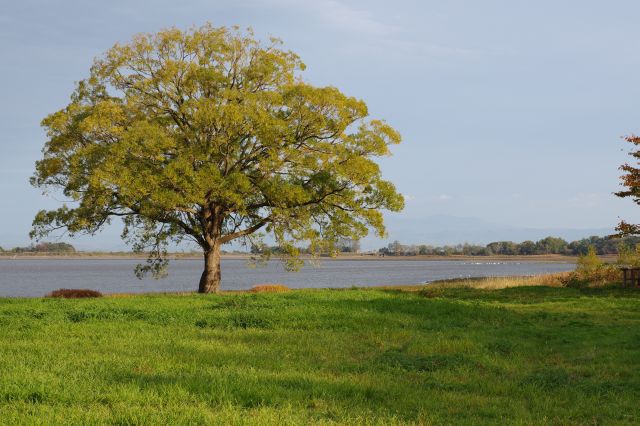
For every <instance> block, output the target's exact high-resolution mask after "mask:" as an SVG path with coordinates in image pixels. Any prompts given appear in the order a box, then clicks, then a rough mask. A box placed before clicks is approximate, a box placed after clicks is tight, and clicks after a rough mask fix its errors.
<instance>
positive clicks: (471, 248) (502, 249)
mask: <svg viewBox="0 0 640 426" xmlns="http://www.w3.org/2000/svg"><path fill="white" fill-rule="evenodd" d="M637 244H640V237H634V236H627V237H623V238H611V237H598V236H591V237H589V238H583V239H581V240H577V241H572V242H571V243H567V242H566V241H565V240H563V239H562V238H557V237H546V238H543V239H541V240H539V241H537V242H534V241H523V242H521V243H519V244H518V243H514V242H512V241H496V242H492V243H489V244H487V245H486V246H480V245H473V244H466V243H465V244H458V245H455V246H443V247H433V246H429V245H424V244H422V245H418V246H415V245H411V246H407V245H403V244H401V243H400V242H399V241H395V242H393V243H391V244H389V246H388V247H384V248H381V249H380V250H379V252H380V253H384V254H386V255H391V256H393V255H396V254H402V255H415V254H421V255H455V254H463V255H467V256H487V255H500V256H511V255H522V256H527V255H536V254H538V255H541V254H562V255H578V256H580V255H585V254H587V252H588V250H589V247H591V246H593V247H595V250H596V253H597V254H600V255H605V254H617V253H618V251H619V250H620V249H622V250H624V249H625V248H626V247H628V246H635V245H637Z"/></svg>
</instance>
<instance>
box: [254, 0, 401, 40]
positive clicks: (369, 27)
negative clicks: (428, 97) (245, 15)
mask: <svg viewBox="0 0 640 426" xmlns="http://www.w3.org/2000/svg"><path fill="white" fill-rule="evenodd" d="M245 1H246V3H250V4H252V5H262V6H270V7H285V8H287V9H295V10H298V11H302V12H304V13H305V14H307V15H311V16H313V17H316V18H318V19H320V20H321V21H323V22H324V23H325V24H327V25H330V26H332V27H334V28H336V29H340V30H346V31H350V32H357V33H366V34H369V35H389V34H391V33H393V32H396V31H397V30H398V29H399V28H398V27H396V26H394V25H390V24H387V23H385V22H382V21H380V20H378V19H376V18H375V17H374V16H373V15H372V13H371V12H370V11H368V10H362V9H356V8H354V7H352V6H350V5H348V4H346V3H344V2H342V1H339V0H309V1H299V0H245Z"/></svg>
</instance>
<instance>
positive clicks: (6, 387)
mask: <svg viewBox="0 0 640 426" xmlns="http://www.w3.org/2000/svg"><path fill="white" fill-rule="evenodd" d="M639 398H640V291H635V290H625V289H613V288H608V289H607V288H605V289H602V288H601V289H569V288H551V287H515V288H508V289H502V290H478V289H472V288H437V289H435V288H434V289H432V290H429V291H413V292H411V291H398V290H383V289H366V290H364V289H363V290H357V289H354V290H302V291H292V292H288V293H279V294H249V293H244V294H225V295H220V296H198V295H184V296H171V295H154V296H152V295H149V296H132V297H106V298H101V299H81V300H61V299H29V300H27V299H0V419H1V420H0V422H1V423H2V424H12V423H16V424H23V423H27V424H28V423H33V424H56V423H60V424H105V423H106V424H211V423H213V424H221V423H222V424H256V425H264V424H274V425H275V424H278V425H280V424H309V423H318V424H334V423H338V424H443V423H446V424H481V423H485V424H501V423H507V422H508V423H516V424H518V423H519V424H611V423H615V424H617V423H621V424H624V423H627V424H637V423H639V422H640V403H639Z"/></svg>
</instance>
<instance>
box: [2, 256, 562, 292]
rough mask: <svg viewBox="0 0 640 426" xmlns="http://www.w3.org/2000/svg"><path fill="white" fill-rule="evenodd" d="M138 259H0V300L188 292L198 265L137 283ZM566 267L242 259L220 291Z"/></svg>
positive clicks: (232, 262)
mask: <svg viewBox="0 0 640 426" xmlns="http://www.w3.org/2000/svg"><path fill="white" fill-rule="evenodd" d="M140 262H141V260H139V259H90V258H87V259H24V258H22V259H21V258H17V259H11V258H4V259H0V297H38V296H43V295H45V294H46V293H48V292H50V291H52V290H55V289H58V288H88V289H94V290H99V291H101V292H103V293H147V292H180V291H193V290H195V289H196V288H197V285H198V280H199V278H200V274H201V271H202V261H201V260H192V259H182V260H172V261H171V263H170V266H169V275H168V276H167V277H166V278H164V279H160V280H154V279H152V278H145V279H143V280H139V279H137V278H136V277H135V275H134V273H133V270H134V268H135V265H136V264H138V263H140ZM574 268H575V265H573V264H571V263H545V262H527V261H496V262H493V261H482V260H478V261H475V260H472V261H468V260H467V261H461V260H322V261H321V262H320V264H319V265H311V264H309V263H308V262H307V263H305V266H304V267H303V268H302V269H301V270H300V271H299V272H287V271H285V270H284V268H283V265H282V264H281V263H280V262H279V261H270V262H268V263H267V265H265V266H259V267H255V268H251V267H248V266H247V262H246V261H245V260H239V259H223V260H222V288H223V289H225V290H244V289H249V288H251V287H252V286H254V285H256V284H261V283H280V284H284V285H287V286H289V287H291V288H319V287H333V288H340V287H352V286H379V285H393V284H419V283H425V282H430V281H434V280H441V279H449V278H462V277H486V276H508V275H534V274H543V273H550V272H562V271H570V270H572V269H574Z"/></svg>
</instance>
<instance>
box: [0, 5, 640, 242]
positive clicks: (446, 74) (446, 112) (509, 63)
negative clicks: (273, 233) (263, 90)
mask: <svg viewBox="0 0 640 426" xmlns="http://www.w3.org/2000/svg"><path fill="white" fill-rule="evenodd" d="M638 16H640V3H638V2H637V1H620V0H611V1H606V2H605V1H584V0H583V1H577V0H576V1H571V0H567V1H558V0H555V1H548V0H538V1H522V0H521V1H518V0H504V1H497V0H485V1H471V0H467V1H461V0H460V1H455V0H454V1H452V0H447V1H417V0H416V1H394V2H389V1H347V0H315V1H293V0H263V1H261V0H240V1H234V2H228V1H213V0H209V1H204V0H202V1H180V2H178V1H165V0H161V1H124V0H111V1H87V0H82V1H70V0H67V1H55V2H54V1H44V0H41V1H30V0H20V1H11V2H9V1H7V0H4V1H3V4H2V8H0V52H1V53H2V57H1V59H0V85H1V89H2V91H1V93H2V100H3V102H1V103H0V128H1V129H2V133H1V134H0V147H1V148H2V153H3V155H2V156H0V200H2V201H1V206H2V207H1V208H0V245H4V246H12V245H15V244H26V243H27V242H28V238H27V233H28V231H29V227H30V223H31V219H32V218H33V215H34V214H35V212H36V211H37V210H38V209H40V208H43V207H47V208H53V207H55V206H57V205H58V202H57V201H56V200H55V199H54V198H45V197H43V196H42V195H41V194H40V193H39V191H37V190H35V189H33V188H31V187H30V186H29V184H28V178H29V176H30V175H31V173H32V169H33V163H34V162H35V161H36V160H37V159H38V158H39V156H40V149H41V147H42V145H43V143H44V134H43V132H42V130H41V129H40V127H39V122H40V120H41V119H42V118H43V117H44V116H45V115H47V114H48V113H50V112H53V111H55V110H57V109H59V108H61V107H63V106H64V105H65V104H66V103H67V102H68V99H69V95H70V93H71V91H72V90H73V87H74V82H75V81H77V80H80V79H82V78H84V77H85V76H86V75H87V72H88V69H89V66H90V65H91V62H92V59H93V58H94V57H95V56H97V55H99V54H100V53H101V52H103V51H105V50H106V49H108V48H109V47H110V46H111V45H113V44H114V43H115V42H118V41H120V42H126V41H127V40H128V39H130V37H131V36H132V35H133V34H135V33H137V32H152V31H156V30H158V29H161V28H164V27H168V26H177V27H180V28H188V27H190V26H192V25H199V24H202V23H204V22H206V21H210V22H212V23H213V24H214V25H220V26H222V25H227V26H229V25H234V24H238V25H241V26H252V27H253V28H254V30H255V32H256V35H257V36H259V37H268V36H270V35H274V36H277V37H280V38H282V39H283V40H284V42H285V46H286V47H288V48H290V49H292V50H294V51H296V52H297V53H298V54H299V55H300V56H301V57H302V59H303V60H304V62H305V63H306V64H307V66H308V69H307V71H306V72H305V74H304V75H305V78H306V79H307V80H308V81H310V82H312V83H314V84H317V85H334V86H336V87H338V88H340V89H341V90H342V91H344V92H345V93H347V94H349V95H353V96H356V97H359V98H362V99H364V100H365V101H366V102H367V103H368V105H369V107H370V112H371V114H372V116H373V117H377V118H384V119H386V120H387V121H388V122H389V123H390V124H392V125H393V126H394V127H395V128H396V129H398V130H399V131H400V132H401V134H402V135H403V139H404V142H403V144H402V145H401V146H399V147H397V148H396V149H394V154H395V155H394V156H393V157H391V158H388V159H385V160H384V161H383V162H382V164H383V169H384V171H385V174H386V176H387V177H388V178H389V179H390V180H392V181H393V182H395V183H396V184H397V186H398V187H399V189H400V191H401V192H403V193H404V194H405V195H406V197H407V207H406V210H405V212H404V213H402V214H401V215H396V216H395V217H393V218H391V221H390V223H391V226H390V233H391V235H390V237H391V239H393V238H394V237H395V236H397V235H394V226H395V225H394V224H398V223H402V225H403V226H404V227H405V228H406V227H407V225H408V224H412V223H415V225H416V226H417V227H419V226H420V221H421V220H422V218H424V217H427V216H431V215H435V214H445V215H455V216H470V217H477V218H481V219H485V220H488V221H491V222H496V223H499V224H507V225H509V226H514V227H537V228H560V227H565V228H603V227H612V226H613V225H614V224H615V223H616V222H617V219H618V217H619V216H620V217H625V218H627V219H629V220H631V221H633V220H638V219H639V216H640V215H639V214H638V213H639V212H640V210H639V209H638V208H637V206H635V205H633V203H632V202H631V201H629V200H619V199H617V198H615V197H614V196H613V195H611V193H612V192H613V191H616V190H617V183H618V175H619V171H618V170H617V167H618V166H619V164H620V163H622V162H623V161H626V156H625V155H624V152H623V151H622V149H624V148H626V147H625V146H624V145H625V144H624V143H623V142H622V141H621V139H620V137H621V136H623V135H625V134H629V133H633V132H637V133H638V132H640V108H639V107H638V105H637V102H638V99H640V84H639V82H640V81H639V80H640V74H639V73H638V69H640V67H639V65H640V55H638V44H639V43H638V42H639V41H640V37H639V35H638V29H637V18H638ZM82 244H84V246H85V247H90V246H96V247H97V246H104V247H106V248H115V247H118V246H119V243H118V240H117V237H116V233H115V232H107V233H106V234H104V235H102V236H101V237H98V238H97V239H95V240H93V241H91V242H86V240H85V242H84V243H82Z"/></svg>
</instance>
